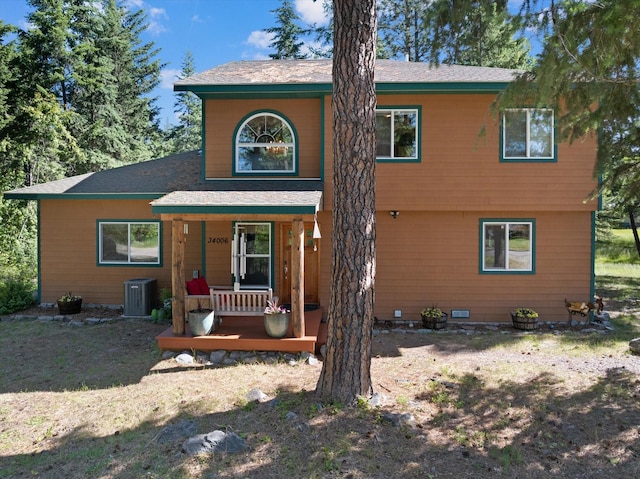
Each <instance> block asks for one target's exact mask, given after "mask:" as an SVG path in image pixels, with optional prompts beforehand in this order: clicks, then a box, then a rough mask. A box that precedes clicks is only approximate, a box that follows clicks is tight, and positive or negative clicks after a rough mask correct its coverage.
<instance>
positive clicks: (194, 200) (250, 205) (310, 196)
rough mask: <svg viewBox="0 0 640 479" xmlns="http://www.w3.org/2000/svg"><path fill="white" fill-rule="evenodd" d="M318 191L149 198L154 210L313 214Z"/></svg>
mask: <svg viewBox="0 0 640 479" xmlns="http://www.w3.org/2000/svg"><path fill="white" fill-rule="evenodd" d="M321 201H322V191H292V190H274V191H256V190H249V191H174V192H172V193H169V194H168V195H165V196H163V197H162V198H159V199H157V200H155V201H152V202H151V210H152V212H153V213H154V214H252V215H260V214H264V215H276V214H285V215H291V214H292V215H313V214H315V213H317V212H318V211H320V210H321Z"/></svg>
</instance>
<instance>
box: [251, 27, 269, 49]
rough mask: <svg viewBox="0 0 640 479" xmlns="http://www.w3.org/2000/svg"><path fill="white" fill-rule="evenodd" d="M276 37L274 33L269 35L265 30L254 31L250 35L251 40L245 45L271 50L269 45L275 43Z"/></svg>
mask: <svg viewBox="0 0 640 479" xmlns="http://www.w3.org/2000/svg"><path fill="white" fill-rule="evenodd" d="M274 35H275V34H274V33H269V32H267V31H265V30H254V31H253V32H251V33H250V34H249V38H247V40H246V42H245V43H246V44H247V45H251V46H252V47H256V48H263V49H264V48H269V45H271V42H273V38H274Z"/></svg>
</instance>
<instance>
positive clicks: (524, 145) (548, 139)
mask: <svg viewBox="0 0 640 479" xmlns="http://www.w3.org/2000/svg"><path fill="white" fill-rule="evenodd" d="M553 135H554V125H553V110H551V109H532V108H521V109H514V110H505V111H504V113H503V115H502V157H503V159H505V160H552V159H554V155H555V148H554V138H553Z"/></svg>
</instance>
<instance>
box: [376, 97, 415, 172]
mask: <svg viewBox="0 0 640 479" xmlns="http://www.w3.org/2000/svg"><path fill="white" fill-rule="evenodd" d="M376 143H377V146H376V147H377V151H376V158H377V159H378V160H382V161H385V160H394V161H417V160H418V109H417V108H378V109H377V110H376Z"/></svg>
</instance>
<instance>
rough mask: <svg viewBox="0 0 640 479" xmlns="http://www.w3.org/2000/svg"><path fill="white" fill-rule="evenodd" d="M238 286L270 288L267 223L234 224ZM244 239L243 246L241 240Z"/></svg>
mask: <svg viewBox="0 0 640 479" xmlns="http://www.w3.org/2000/svg"><path fill="white" fill-rule="evenodd" d="M236 233H237V238H238V244H237V246H236V252H235V254H236V261H238V268H237V270H236V271H238V274H239V275H240V277H239V278H237V279H236V280H237V281H238V282H239V283H240V286H244V287H247V288H255V287H258V288H269V287H271V225H270V224H268V223H236ZM243 239H244V244H242V240H243Z"/></svg>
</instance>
